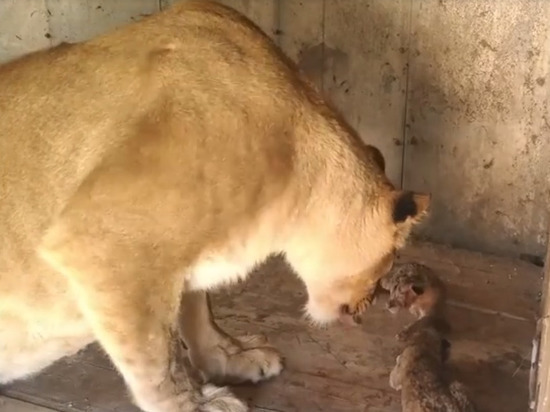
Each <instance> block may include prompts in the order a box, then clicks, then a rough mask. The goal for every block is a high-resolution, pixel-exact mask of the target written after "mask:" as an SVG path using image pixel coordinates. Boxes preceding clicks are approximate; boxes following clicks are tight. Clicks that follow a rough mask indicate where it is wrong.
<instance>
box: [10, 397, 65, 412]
mask: <svg viewBox="0 0 550 412" xmlns="http://www.w3.org/2000/svg"><path fill="white" fill-rule="evenodd" d="M0 412H56V411H54V410H53V409H49V408H44V407H42V406H37V405H34V404H32V403H28V402H23V401H19V400H17V399H12V398H7V397H5V396H2V395H0Z"/></svg>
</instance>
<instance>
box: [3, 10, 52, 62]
mask: <svg viewBox="0 0 550 412" xmlns="http://www.w3.org/2000/svg"><path fill="white" fill-rule="evenodd" d="M0 27H1V28H2V29H1V30H0V63H2V62H5V61H8V60H11V59H13V58H15V57H18V56H21V55H23V54H27V53H30V52H32V51H35V50H39V49H44V48H46V47H48V46H50V44H51V42H50V38H49V34H48V32H49V27H48V11H47V8H46V1H45V0H26V1H25V2H24V3H23V2H21V1H19V0H2V1H0Z"/></svg>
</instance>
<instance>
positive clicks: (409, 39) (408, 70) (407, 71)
mask: <svg viewBox="0 0 550 412" xmlns="http://www.w3.org/2000/svg"><path fill="white" fill-rule="evenodd" d="M413 2H414V0H409V19H408V23H407V24H408V27H407V30H406V33H407V40H406V45H407V54H406V61H405V102H404V105H403V128H402V138H403V140H402V141H403V150H402V151H401V181H400V186H401V189H404V186H405V164H406V161H407V157H406V154H407V129H408V127H407V125H408V111H409V83H410V73H411V46H412V16H413Z"/></svg>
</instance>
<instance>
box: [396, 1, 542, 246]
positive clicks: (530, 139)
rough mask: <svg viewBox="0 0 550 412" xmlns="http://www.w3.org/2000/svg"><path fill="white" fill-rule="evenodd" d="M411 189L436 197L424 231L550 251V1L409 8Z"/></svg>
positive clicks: (465, 242)
mask: <svg viewBox="0 0 550 412" xmlns="http://www.w3.org/2000/svg"><path fill="white" fill-rule="evenodd" d="M411 4H412V5H413V13H412V36H411V47H410V52H409V54H410V79H409V93H408V101H407V128H406V136H407V137H406V150H405V153H406V155H405V164H404V176H405V180H404V185H405V187H406V188H410V189H416V190H426V191H431V192H433V194H434V199H433V207H432V210H433V213H432V217H431V219H430V221H429V224H428V225H426V226H425V227H424V230H423V231H422V233H423V235H424V236H426V237H427V238H429V239H431V240H434V241H436V242H443V243H449V244H451V245H454V246H459V247H465V248H468V249H474V250H480V251H490V252H494V253H503V254H511V255H513V256H517V255H518V254H519V253H531V254H537V255H539V256H542V255H543V254H544V252H545V239H546V228H547V227H548V210H547V209H548V202H549V200H550V197H549V192H548V187H549V181H548V172H547V170H548V164H549V163H550V118H549V115H548V113H549V108H550V106H549V104H548V102H549V100H550V89H549V87H548V85H549V84H550V64H549V62H550V26H549V25H548V21H549V19H550V2H547V1H542V0H537V1H528V0H517V1H514V2H502V1H500V2H499V1H496V2H489V1H486V0H475V1H469V2H464V1H462V0H446V1H438V0H420V1H414V2H411Z"/></svg>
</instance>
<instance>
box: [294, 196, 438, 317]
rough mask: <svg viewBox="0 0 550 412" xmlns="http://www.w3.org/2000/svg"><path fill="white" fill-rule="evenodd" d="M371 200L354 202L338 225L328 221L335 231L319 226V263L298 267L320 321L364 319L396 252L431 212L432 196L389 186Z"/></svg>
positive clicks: (310, 306) (312, 313)
mask: <svg viewBox="0 0 550 412" xmlns="http://www.w3.org/2000/svg"><path fill="white" fill-rule="evenodd" d="M372 203H373V204H371V205H368V206H364V207H357V208H354V207H353V206H352V205H351V206H350V208H349V210H346V211H345V212H344V213H343V215H342V219H341V221H340V222H338V223H335V224H334V226H332V225H331V224H330V223H328V222H330V219H327V226H328V227H332V228H333V229H332V230H326V231H323V229H320V230H319V233H320V235H319V238H320V239H321V240H319V241H315V243H316V245H317V246H321V247H319V248H318V249H317V251H319V250H321V251H322V252H323V253H322V256H318V262H319V263H318V264H317V265H316V266H313V267H306V268H305V270H304V271H301V270H300V268H296V269H297V271H298V273H299V274H300V275H301V277H302V279H303V280H304V282H305V284H306V287H307V290H308V296H309V299H308V303H307V305H306V311H307V315H308V317H309V318H310V319H311V320H312V321H314V322H315V323H318V324H327V323H330V322H332V321H334V320H337V319H340V320H342V321H344V322H345V323H358V322H359V320H360V315H361V313H362V312H364V310H365V309H366V308H367V307H368V306H369V305H370V304H371V303H372V300H373V298H374V294H375V290H376V287H377V284H378V281H379V280H380V278H382V277H383V276H385V275H386V274H387V273H388V272H389V271H390V270H391V269H392V266H393V262H394V258H395V252H396V251H397V250H398V249H399V248H401V247H402V246H403V245H404V244H405V242H406V240H407V238H408V236H409V233H410V231H411V229H412V228H413V226H414V225H416V224H417V223H419V222H420V221H421V220H422V218H423V217H424V216H425V215H426V214H427V211H428V207H429V204H430V195H426V194H418V193H413V192H409V191H398V190H394V189H393V188H387V189H386V188H384V189H382V192H381V193H380V194H379V196H378V197H377V199H376V200H375V201H374V202H372ZM334 227H335V228H334ZM326 233H329V234H330V237H331V238H330V239H327V238H326V237H325V236H324V234H326ZM319 242H321V243H319ZM291 263H292V262H291ZM300 272H302V273H300Z"/></svg>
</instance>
